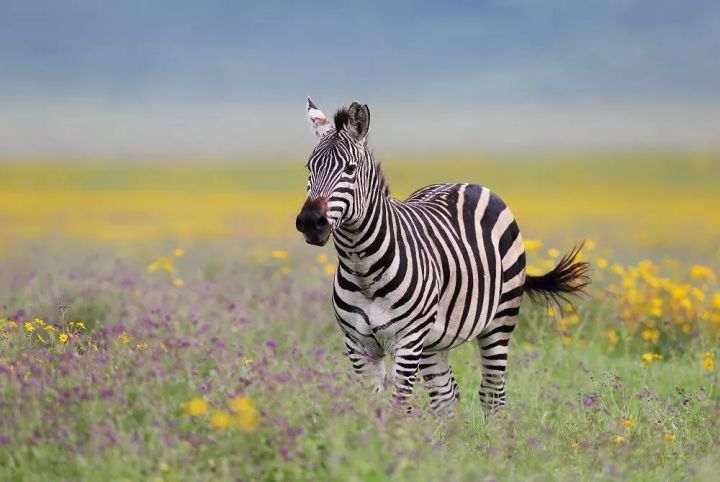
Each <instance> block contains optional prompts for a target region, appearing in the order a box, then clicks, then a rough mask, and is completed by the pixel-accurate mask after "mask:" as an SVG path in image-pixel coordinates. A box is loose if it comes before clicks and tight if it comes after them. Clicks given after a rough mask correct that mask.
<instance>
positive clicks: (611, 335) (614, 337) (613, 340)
mask: <svg viewBox="0 0 720 482" xmlns="http://www.w3.org/2000/svg"><path fill="white" fill-rule="evenodd" d="M607 337H608V340H610V344H611V345H617V343H618V341H619V337H618V334H617V331H615V330H614V329H613V330H609V331H608V332H607Z"/></svg>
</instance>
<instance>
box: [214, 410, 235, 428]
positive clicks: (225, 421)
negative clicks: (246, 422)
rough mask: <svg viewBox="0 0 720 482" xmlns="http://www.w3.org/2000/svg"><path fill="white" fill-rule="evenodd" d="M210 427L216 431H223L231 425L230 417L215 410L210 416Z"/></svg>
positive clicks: (221, 411) (223, 411)
mask: <svg viewBox="0 0 720 482" xmlns="http://www.w3.org/2000/svg"><path fill="white" fill-rule="evenodd" d="M210 425H212V426H213V427H215V428H216V429H218V430H224V429H226V428H228V427H230V425H232V417H231V416H230V414H229V413H228V412H226V411H225V410H215V411H214V412H213V413H212V415H211V416H210Z"/></svg>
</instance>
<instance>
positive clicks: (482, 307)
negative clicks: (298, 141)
mask: <svg viewBox="0 0 720 482" xmlns="http://www.w3.org/2000/svg"><path fill="white" fill-rule="evenodd" d="M308 114H309V117H310V120H311V122H312V124H313V127H314V128H315V131H316V134H317V135H318V138H319V142H318V145H317V146H316V148H315V149H314V151H313V154H312V155H311V157H310V160H309V161H308V169H309V179H308V197H307V200H306V202H305V204H304V206H303V208H302V210H301V212H300V214H299V215H298V218H297V221H296V224H297V228H298V230H299V231H301V232H302V233H303V235H304V236H305V239H306V241H308V242H309V243H311V244H319V245H321V244H324V243H325V242H327V240H328V239H329V237H330V235H332V236H333V240H334V243H335V247H336V249H337V253H338V269H337V271H336V275H335V281H334V287H333V307H334V310H335V314H336V318H337V321H338V324H339V326H340V328H341V329H342V331H343V333H344V335H345V344H346V347H347V353H348V356H349V358H350V360H351V362H352V364H353V367H354V369H355V372H356V373H357V374H358V375H359V377H360V378H361V379H362V380H363V381H365V382H366V383H368V384H369V385H371V386H372V387H374V388H375V389H376V390H382V389H383V388H384V386H385V385H386V382H387V377H386V374H385V365H384V358H385V357H386V356H389V357H390V358H391V360H392V372H391V374H390V382H391V384H392V386H393V390H394V395H395V397H396V398H397V399H398V400H399V401H401V402H402V401H405V399H406V398H407V397H408V396H409V395H410V393H411V392H412V389H413V385H414V383H415V382H416V380H417V379H418V378H420V379H422V381H423V383H424V384H425V386H426V387H427V388H428V390H429V393H430V405H431V408H432V409H433V410H436V411H438V412H448V411H451V410H452V408H453V406H454V405H455V403H456V402H457V400H458V399H459V390H458V387H457V384H456V382H455V380H454V378H453V376H452V370H451V367H450V364H449V350H451V349H452V348H455V347H457V346H459V345H460V344H462V343H464V342H466V341H470V340H474V341H475V342H476V343H477V346H478V348H479V352H480V357H481V362H482V374H483V378H482V383H481V386H480V390H479V395H480V399H481V402H482V404H483V406H484V407H485V408H486V409H487V410H493V409H495V408H497V407H498V406H502V405H504V404H505V371H506V365H507V354H508V347H509V339H510V335H511V333H512V332H513V330H514V328H515V326H516V324H517V319H518V313H519V308H520V302H521V300H522V296H523V293H524V292H526V291H527V292H530V294H531V295H532V294H533V292H534V293H536V294H540V295H544V296H546V297H549V298H548V299H550V300H557V297H558V296H563V295H564V294H568V293H572V292H576V291H579V290H581V289H582V288H583V287H584V286H585V285H586V284H587V282H588V279H587V275H586V273H587V265H586V264H584V263H574V262H573V259H574V257H575V255H576V254H577V251H576V250H575V251H572V252H571V253H570V254H569V255H568V256H566V257H565V258H563V260H561V262H560V263H559V264H558V266H557V267H556V268H555V269H554V270H552V271H550V272H549V273H547V274H545V275H543V276H538V277H533V276H527V275H526V272H525V252H524V248H523V241H522V236H521V235H520V230H519V228H518V225H517V223H516V221H515V219H514V216H513V214H512V212H511V211H510V209H509V208H508V207H507V206H506V205H505V203H503V201H502V200H501V199H500V198H499V197H498V196H497V195H495V194H494V193H492V192H491V191H490V190H488V189H486V188H484V187H481V186H478V185H476V184H434V185H431V186H427V187H424V188H422V189H420V190H418V191H416V192H415V193H414V194H412V195H411V196H410V197H409V198H407V199H406V200H404V201H399V200H396V199H393V198H392V197H390V195H389V190H388V188H387V184H386V182H385V179H384V177H383V175H382V171H381V169H380V167H379V165H378V164H377V163H375V161H374V159H373V156H372V154H371V153H370V151H369V150H368V148H367V145H366V137H367V132H368V129H369V119H370V115H369V110H368V109H367V106H361V105H359V104H357V103H354V104H353V105H351V106H350V108H349V109H347V110H341V111H339V112H338V113H337V114H336V115H335V119H334V120H335V122H334V125H331V124H330V122H329V121H328V120H327V119H326V118H325V116H324V115H323V114H322V112H320V111H319V109H317V108H316V107H315V106H314V104H312V102H311V101H309V102H308Z"/></svg>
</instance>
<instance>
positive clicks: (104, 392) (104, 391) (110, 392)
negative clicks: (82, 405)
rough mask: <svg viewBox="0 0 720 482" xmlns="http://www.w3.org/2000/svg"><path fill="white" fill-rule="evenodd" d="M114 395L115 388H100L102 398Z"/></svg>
mask: <svg viewBox="0 0 720 482" xmlns="http://www.w3.org/2000/svg"><path fill="white" fill-rule="evenodd" d="M112 395H113V389H112V388H101V389H100V398H102V399H103V400H106V399H108V398H110V397H112Z"/></svg>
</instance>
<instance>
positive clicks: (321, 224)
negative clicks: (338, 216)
mask: <svg viewBox="0 0 720 482" xmlns="http://www.w3.org/2000/svg"><path fill="white" fill-rule="evenodd" d="M327 225H328V218H327V217H325V216H320V217H319V218H317V219H316V220H315V227H316V228H317V229H324V228H325V227H326V226H327Z"/></svg>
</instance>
